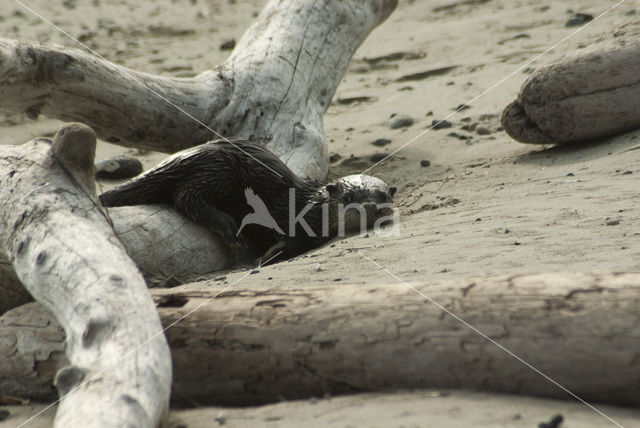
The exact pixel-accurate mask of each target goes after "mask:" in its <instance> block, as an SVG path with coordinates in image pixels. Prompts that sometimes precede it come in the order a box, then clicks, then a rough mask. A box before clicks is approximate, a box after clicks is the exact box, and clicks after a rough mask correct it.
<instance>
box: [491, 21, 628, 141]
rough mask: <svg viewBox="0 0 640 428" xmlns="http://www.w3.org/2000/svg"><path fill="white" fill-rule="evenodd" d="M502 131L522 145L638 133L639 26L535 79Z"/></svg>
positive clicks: (504, 120)
mask: <svg viewBox="0 0 640 428" xmlns="http://www.w3.org/2000/svg"><path fill="white" fill-rule="evenodd" d="M502 126H503V127H504V129H505V131H507V133H508V134H509V135H510V136H511V137H513V138H514V139H516V140H518V141H520V142H523V143H539V144H548V143H564V142H570V141H581V140H588V139H593V138H597V137H603V136H607V135H613V134H619V133H622V132H624V131H629V130H632V129H637V128H640V21H638V22H635V23H631V24H628V25H626V26H623V27H622V28H620V29H618V30H616V31H615V32H611V33H609V34H607V35H605V36H603V37H602V38H601V40H600V42H599V43H595V44H594V45H593V46H591V47H590V48H589V49H585V50H584V51H582V52H580V53H578V54H577V55H575V56H572V57H569V58H566V59H563V60H561V61H559V62H557V63H555V64H552V65H549V66H547V67H543V68H541V69H539V70H537V71H536V72H535V73H534V74H532V75H531V77H530V78H529V79H527V81H526V82H525V83H524V85H523V86H522V89H521V90H520V95H519V96H518V99H517V100H516V101H514V102H513V103H511V104H510V105H509V106H507V108H505V110H504V112H503V116H502Z"/></svg>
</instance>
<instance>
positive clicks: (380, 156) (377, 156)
mask: <svg viewBox="0 0 640 428" xmlns="http://www.w3.org/2000/svg"><path fill="white" fill-rule="evenodd" d="M387 156H388V155H387V154H386V153H374V154H373V155H371V157H370V158H369V159H370V160H371V162H375V163H377V162H380V161H381V160H383V159H385V158H386V157H387Z"/></svg>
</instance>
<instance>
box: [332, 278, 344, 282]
mask: <svg viewBox="0 0 640 428" xmlns="http://www.w3.org/2000/svg"><path fill="white" fill-rule="evenodd" d="M340 281H342V278H334V280H333V282H340Z"/></svg>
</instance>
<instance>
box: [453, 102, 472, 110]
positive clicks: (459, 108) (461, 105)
mask: <svg viewBox="0 0 640 428" xmlns="http://www.w3.org/2000/svg"><path fill="white" fill-rule="evenodd" d="M470 108H471V106H470V105H469V104H460V105H458V107H456V108H454V110H455V111H462V110H467V109H470Z"/></svg>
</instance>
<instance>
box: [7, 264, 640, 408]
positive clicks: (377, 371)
mask: <svg viewBox="0 0 640 428" xmlns="http://www.w3.org/2000/svg"><path fill="white" fill-rule="evenodd" d="M414 286H415V288H416V289H417V290H420V291H421V292H423V293H425V295H427V296H429V297H430V298H432V299H434V300H435V301H437V302H439V303H440V304H441V305H443V306H444V307H446V308H448V309H449V310H451V311H452V312H453V313H455V314H456V315H458V316H460V317H461V318H462V319H464V320H465V321H467V322H468V323H469V324H471V325H473V326H474V327H476V328H477V329H479V330H480V331H482V332H483V333H485V334H486V335H487V336H489V337H490V338H492V339H493V340H495V341H497V342H498V343H500V344H501V345H502V346H504V347H505V348H507V349H509V350H510V351H512V352H513V353H515V354H516V355H518V356H519V357H521V358H522V359H524V360H525V361H527V362H528V363H530V364H531V365H532V366H533V367H535V368H537V369H539V370H540V371H541V372H543V373H544V374H546V375H548V376H549V377H551V378H552V379H553V380H555V381H557V382H558V383H559V384H561V385H563V386H564V387H566V388H567V389H568V390H570V391H571V392H573V393H575V394H577V395H578V396H580V397H581V398H583V399H585V400H592V401H596V402H607V403H615V404H627V405H638V404H640V385H639V384H638V382H637V381H636V379H640V360H639V359H638V355H639V352H640V347H639V345H638V341H637V337H638V335H639V334H640V312H638V310H637V308H638V304H639V302H640V293H639V291H640V274H602V275H586V274H546V275H531V276H516V277H507V276H498V277H487V278H479V279H474V280H466V281H453V282H447V283H444V284H440V285H427V284H416V285H414ZM217 293H218V291H217V290H212V291H200V290H198V291H195V290H194V291H185V292H182V293H177V294H176V293H172V292H171V291H170V290H166V289H164V290H163V289H154V290H153V294H154V296H155V300H156V302H157V303H158V304H159V312H160V316H161V318H162V322H163V324H164V325H165V326H167V325H170V324H171V323H172V322H174V321H175V320H177V319H179V318H181V317H182V316H184V315H185V314H187V313H188V312H190V311H192V310H193V309H195V308H196V307H198V306H199V305H201V304H202V303H204V302H205V301H206V300H207V299H210V298H211V297H212V296H214V295H216V294H217ZM40 316H41V310H40V309H39V308H38V306H37V305H36V304H29V305H27V306H23V307H21V308H17V309H14V310H13V311H11V312H9V313H7V314H6V315H5V316H4V317H3V318H0V337H4V338H5V339H4V340H5V341H9V342H10V343H11V341H12V340H13V341H17V340H18V338H19V337H22V335H25V334H27V333H28V337H33V338H35V339H34V340H39V341H40V343H38V344H35V343H34V344H33V345H32V347H31V349H27V350H24V349H25V348H24V347H22V348H19V352H18V353H17V354H13V350H12V348H9V347H4V348H0V359H2V358H8V359H10V360H11V361H17V363H16V364H23V365H22V366H21V368H20V373H23V374H22V377H21V378H20V379H19V382H13V383H12V382H9V381H8V380H7V375H8V373H7V372H0V379H3V380H2V381H1V383H0V393H6V394H11V393H17V392H22V393H24V391H33V394H34V396H35V395H36V394H41V393H42V391H43V388H44V386H43V384H42V383H38V382H41V380H42V377H44V376H46V373H45V372H44V371H43V370H42V369H39V368H40V367H47V366H51V365H54V364H56V360H57V358H58V357H59V354H56V349H58V348H57V346H58V345H56V344H57V343H59V341H60V340H61V333H60V332H57V331H55V330H53V329H51V328H49V329H48V330H47V331H46V332H45V331H44V329H43V328H42V322H41V321H39V322H33V323H32V322H31V321H30V320H32V319H33V318H34V317H40ZM51 322H53V319H51ZM34 330H35V331H36V332H34ZM38 332H39V333H38ZM166 334H167V338H168V340H169V343H170V346H171V350H172V355H173V364H174V373H175V378H174V384H173V395H172V397H173V400H174V401H175V402H176V403H177V404H188V405H193V404H194V403H198V404H234V405H238V404H256V403H265V402H273V401H278V400H281V399H283V398H285V399H293V398H302V397H309V396H323V395H324V394H325V393H330V394H339V393H352V392H359V391H379V390H393V389H403V388H466V389H479V390H483V391H499V392H508V393H518V394H529V395H538V396H547V397H562V398H567V397H569V396H568V394H567V393H566V392H565V391H563V390H562V389H560V388H559V387H558V386H557V385H554V384H553V383H551V382H550V381H548V380H547V379H545V378H544V377H542V376H541V375H540V374H538V373H536V372H535V371H533V370H532V369H531V368H529V367H527V366H526V365H525V364H523V363H522V362H520V361H518V360H517V359H515V358H514V357H512V356H510V355H508V354H507V353H506V352H505V351H504V350H502V349H500V348H498V347H497V346H496V345H495V344H493V343H491V342H489V341H488V340H486V339H484V338H483V337H481V336H480V335H478V334H477V333H476V332H474V331H472V330H471V329H470V328H469V327H467V326H465V325H463V324H462V323H461V322H460V321H459V320H456V319H454V318H453V317H451V316H450V315H448V314H446V313H444V312H443V311H442V310H440V309H438V308H437V307H435V306H434V305H433V304H432V303H430V302H428V301H426V300H425V299H424V298H423V297H422V296H420V295H419V294H418V293H416V291H414V290H411V289H410V288H409V287H407V286H405V285H402V284H394V285H389V286H345V285H341V286H336V287H327V288H309V289H305V288H296V289H269V288H263V289H249V290H234V289H232V290H229V291H226V292H224V293H222V294H221V295H220V296H218V297H217V298H215V299H213V300H212V301H210V302H208V303H207V304H206V305H204V306H202V307H200V308H199V309H198V310H197V311H195V312H194V313H192V314H190V315H189V316H188V317H187V318H185V319H184V320H182V321H180V323H178V324H177V325H175V326H173V327H171V328H170V329H169V330H167V331H166ZM35 350H37V351H35ZM23 361H24V362H25V363H22V362H23ZM34 361H35V362H36V363H35V364H34V363H33V362H34ZM5 370H6V369H5ZM49 373H50V371H49ZM36 374H37V375H39V376H40V378H38V377H37V376H36ZM38 396H40V395H38Z"/></svg>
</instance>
